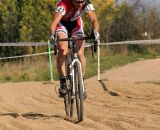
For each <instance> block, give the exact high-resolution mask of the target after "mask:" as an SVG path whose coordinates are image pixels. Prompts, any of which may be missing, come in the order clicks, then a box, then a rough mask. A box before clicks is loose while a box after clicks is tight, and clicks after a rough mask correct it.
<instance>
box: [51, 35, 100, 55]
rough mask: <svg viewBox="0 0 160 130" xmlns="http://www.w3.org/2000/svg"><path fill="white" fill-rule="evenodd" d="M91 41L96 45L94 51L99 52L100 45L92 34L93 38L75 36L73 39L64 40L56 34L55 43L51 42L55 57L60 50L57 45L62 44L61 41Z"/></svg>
mask: <svg viewBox="0 0 160 130" xmlns="http://www.w3.org/2000/svg"><path fill="white" fill-rule="evenodd" d="M90 39H92V40H93V43H94V45H93V51H94V52H97V45H98V43H97V42H96V41H94V35H92V33H91V36H84V37H75V36H73V37H69V38H62V39H59V38H58V36H57V33H56V36H55V39H54V41H52V42H51V43H53V44H54V55H57V49H58V46H57V43H58V42H60V41H79V40H90Z"/></svg>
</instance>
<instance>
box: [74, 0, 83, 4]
mask: <svg viewBox="0 0 160 130" xmlns="http://www.w3.org/2000/svg"><path fill="white" fill-rule="evenodd" d="M75 2H76V3H78V4H81V3H84V1H75Z"/></svg>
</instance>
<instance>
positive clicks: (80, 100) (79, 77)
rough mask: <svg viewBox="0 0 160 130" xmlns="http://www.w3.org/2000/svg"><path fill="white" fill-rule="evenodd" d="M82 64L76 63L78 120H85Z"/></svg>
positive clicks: (75, 78)
mask: <svg viewBox="0 0 160 130" xmlns="http://www.w3.org/2000/svg"><path fill="white" fill-rule="evenodd" d="M82 80H83V79H82V70H81V67H80V64H78V63H76V64H75V65H74V86H75V100H76V110H77V119H78V121H83V81H82Z"/></svg>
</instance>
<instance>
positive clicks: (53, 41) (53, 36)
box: [50, 34, 55, 45]
mask: <svg viewBox="0 0 160 130" xmlns="http://www.w3.org/2000/svg"><path fill="white" fill-rule="evenodd" d="M50 39H51V43H52V44H53V45H54V44H55V34H52V35H51V37H50Z"/></svg>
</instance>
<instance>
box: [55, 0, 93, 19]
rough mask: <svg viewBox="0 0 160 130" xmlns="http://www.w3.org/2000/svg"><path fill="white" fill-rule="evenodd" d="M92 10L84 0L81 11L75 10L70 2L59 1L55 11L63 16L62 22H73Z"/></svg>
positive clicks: (88, 2)
mask: <svg viewBox="0 0 160 130" xmlns="http://www.w3.org/2000/svg"><path fill="white" fill-rule="evenodd" d="M93 10H94V8H93V5H92V4H91V2H90V1H89V0H86V2H85V4H84V6H83V7H82V10H77V9H76V8H75V7H74V5H73V4H72V2H71V0H60V1H59V2H58V6H57V9H56V10H55V11H56V12H59V13H61V14H62V15H63V17H62V21H68V20H69V21H74V20H76V19H78V18H79V17H80V16H81V15H82V14H83V13H84V12H89V11H93Z"/></svg>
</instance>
